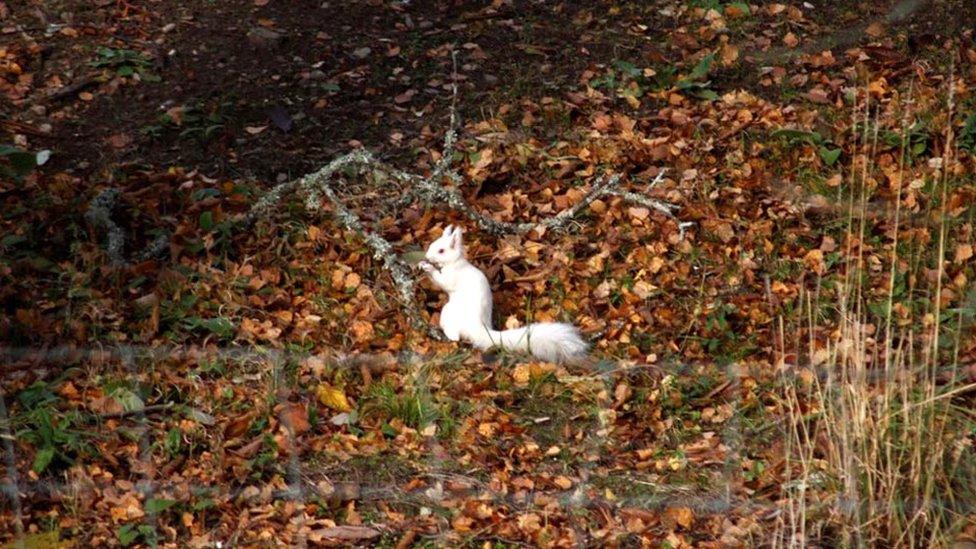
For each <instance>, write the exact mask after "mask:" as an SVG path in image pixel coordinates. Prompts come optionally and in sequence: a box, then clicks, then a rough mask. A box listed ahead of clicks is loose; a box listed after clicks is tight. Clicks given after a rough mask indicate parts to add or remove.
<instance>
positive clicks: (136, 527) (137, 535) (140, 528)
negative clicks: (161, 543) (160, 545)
mask: <svg viewBox="0 0 976 549" xmlns="http://www.w3.org/2000/svg"><path fill="white" fill-rule="evenodd" d="M115 536H116V538H118V540H119V545H121V546H122V547H129V546H130V545H132V544H134V543H136V542H137V541H139V539H142V541H144V542H145V543H146V544H147V545H149V546H151V547H155V546H156V543H157V542H158V540H157V534H156V529H155V528H153V527H152V526H150V525H148V524H123V525H122V526H120V527H119V529H118V530H116V532H115Z"/></svg>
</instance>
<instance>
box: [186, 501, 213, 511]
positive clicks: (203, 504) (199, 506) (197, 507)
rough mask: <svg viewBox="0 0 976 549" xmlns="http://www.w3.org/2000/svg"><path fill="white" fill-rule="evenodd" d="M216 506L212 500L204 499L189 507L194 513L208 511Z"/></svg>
mask: <svg viewBox="0 0 976 549" xmlns="http://www.w3.org/2000/svg"><path fill="white" fill-rule="evenodd" d="M216 506H217V503H216V502H215V501H214V500H212V499H210V498H206V499H201V500H200V501H197V502H196V503H194V504H193V506H192V507H190V509H192V510H194V511H203V510H206V509H210V508H212V507H216Z"/></svg>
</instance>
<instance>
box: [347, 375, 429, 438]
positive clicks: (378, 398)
mask: <svg viewBox="0 0 976 549" xmlns="http://www.w3.org/2000/svg"><path fill="white" fill-rule="evenodd" d="M363 409H364V412H365V413H364V415H381V416H383V417H384V418H386V420H387V421H389V420H391V419H394V418H395V419H399V420H400V421H402V422H403V423H404V424H405V425H407V426H408V427H412V428H414V429H423V428H424V427H427V426H428V425H430V424H432V423H435V422H437V421H438V420H439V419H441V417H442V411H441V409H440V407H439V406H438V405H437V402H435V401H434V397H433V396H432V395H431V393H430V390H429V389H427V388H426V387H416V386H411V387H404V388H403V391H402V392H400V393H398V392H397V390H396V388H394V387H393V385H391V384H390V383H387V382H385V381H384V382H380V383H376V384H374V385H372V386H370V388H369V392H368V393H367V394H366V403H365V405H364V407H363Z"/></svg>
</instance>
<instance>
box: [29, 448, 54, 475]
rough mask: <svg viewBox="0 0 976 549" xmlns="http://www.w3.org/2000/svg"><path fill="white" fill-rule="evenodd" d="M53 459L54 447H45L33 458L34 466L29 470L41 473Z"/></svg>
mask: <svg viewBox="0 0 976 549" xmlns="http://www.w3.org/2000/svg"><path fill="white" fill-rule="evenodd" d="M53 459H54V447H52V446H45V447H43V448H41V449H39V450H38V451H37V455H35V456H34V464H33V465H32V466H31V469H32V470H33V471H34V472H35V473H42V472H44V469H47V466H48V465H50V464H51V460H53Z"/></svg>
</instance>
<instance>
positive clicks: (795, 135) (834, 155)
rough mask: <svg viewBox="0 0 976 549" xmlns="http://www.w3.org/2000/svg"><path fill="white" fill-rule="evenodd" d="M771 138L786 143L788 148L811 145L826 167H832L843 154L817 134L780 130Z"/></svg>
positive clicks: (786, 129)
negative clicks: (804, 144) (802, 144)
mask: <svg viewBox="0 0 976 549" xmlns="http://www.w3.org/2000/svg"><path fill="white" fill-rule="evenodd" d="M772 137H773V138H780V139H783V140H785V141H786V143H787V144H788V145H790V146H796V145H797V144H800V143H807V144H809V145H813V146H814V147H816V148H817V154H818V155H819V156H820V159H821V160H823V163H824V164H826V165H827V166H833V165H834V164H836V163H837V161H838V160H840V155H841V153H842V152H843V151H842V149H841V148H840V147H837V146H836V145H834V143H833V142H831V141H830V140H829V139H827V138H825V137H824V136H822V135H820V133H819V132H807V131H803V130H793V129H788V128H784V129H780V130H776V131H774V132H773V133H772Z"/></svg>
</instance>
